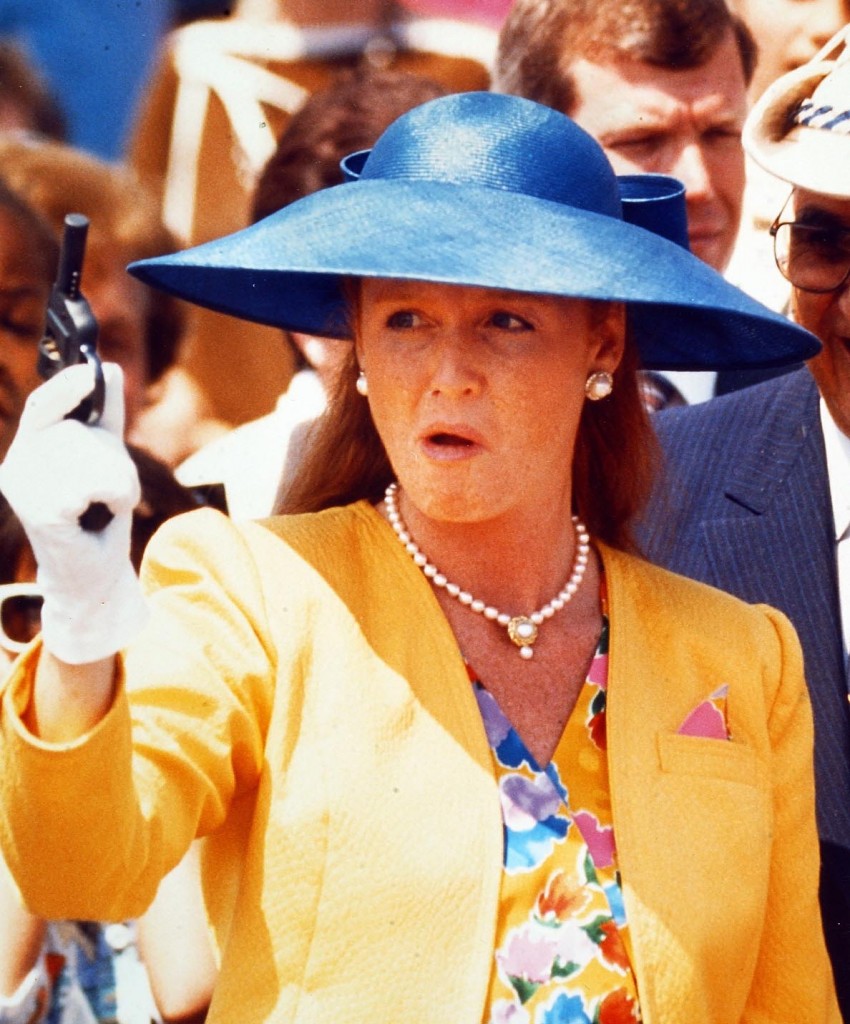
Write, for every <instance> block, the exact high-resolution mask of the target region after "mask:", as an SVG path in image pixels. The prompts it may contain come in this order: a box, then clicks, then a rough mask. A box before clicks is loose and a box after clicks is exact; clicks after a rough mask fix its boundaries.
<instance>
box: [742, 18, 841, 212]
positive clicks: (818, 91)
mask: <svg viewBox="0 0 850 1024" xmlns="http://www.w3.org/2000/svg"><path fill="white" fill-rule="evenodd" d="M744 148H745V149H746V151H747V152H748V153H749V154H750V156H751V157H752V158H753V160H755V161H756V163H758V164H760V165H761V166H762V167H763V168H764V169H765V170H766V171H769V172H770V173H771V174H773V175H775V176H776V177H777V178H781V179H783V180H784V181H787V182H790V183H791V184H792V185H796V186H799V187H800V188H804V189H807V190H808V191H810V192H820V193H822V194H823V195H827V196H835V197H838V198H841V199H850V25H845V26H844V28H843V29H841V31H840V32H837V33H836V34H835V35H834V36H833V37H832V39H831V40H830V41H829V42H828V43H827V44H826V46H824V47H823V49H822V50H821V51H820V52H819V53H817V54H816V55H815V56H814V57H813V58H812V60H810V61H809V62H808V63H807V64H803V65H801V66H800V67H799V68H795V69H794V70H793V71H789V72H788V74H787V75H783V76H782V77H781V78H778V79H777V80H776V81H775V82H774V83H773V84H772V85H771V86H770V88H768V89H767V90H766V91H765V92H764V93H763V94H762V96H761V98H760V99H759V100H758V102H757V103H756V105H755V106H754V107H753V109H752V111H751V112H750V115H749V117H748V118H747V121H746V124H745V125H744Z"/></svg>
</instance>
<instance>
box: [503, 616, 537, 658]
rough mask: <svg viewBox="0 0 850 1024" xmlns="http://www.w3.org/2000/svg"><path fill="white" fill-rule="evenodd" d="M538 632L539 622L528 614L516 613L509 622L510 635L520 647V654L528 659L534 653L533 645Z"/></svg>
mask: <svg viewBox="0 0 850 1024" xmlns="http://www.w3.org/2000/svg"><path fill="white" fill-rule="evenodd" d="M538 632H539V631H538V629H537V623H535V622H534V621H533V620H532V619H530V618H529V617H528V616H527V615H515V616H514V618H512V619H511V621H510V622H509V623H508V636H509V637H510V638H511V640H513V642H514V643H515V644H516V645H517V647H519V653H520V656H521V657H523V658H526V659H528V658H530V657H531V655H532V654H533V653H534V652H533V651H532V650H531V645H532V644H533V643H534V641H535V640H536V639H537V634H538ZM526 651H527V652H528V653H526Z"/></svg>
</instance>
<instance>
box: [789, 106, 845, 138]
mask: <svg viewBox="0 0 850 1024" xmlns="http://www.w3.org/2000/svg"><path fill="white" fill-rule="evenodd" d="M792 120H793V123H794V124H798V125H801V126H802V127H804V128H819V129H821V130H822V131H827V132H837V133H838V134H839V135H850V110H841V109H836V108H835V107H834V106H832V105H831V104H828V103H823V104H821V105H820V106H817V107H816V106H815V104H814V101H813V100H811V99H808V100H803V102H802V103H801V104H800V106H799V107H798V108H797V111H796V113H795V114H794V117H793V119H792Z"/></svg>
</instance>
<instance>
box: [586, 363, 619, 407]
mask: <svg viewBox="0 0 850 1024" xmlns="http://www.w3.org/2000/svg"><path fill="white" fill-rule="evenodd" d="M613 390H614V378H613V377H612V376H611V374H610V373H609V372H608V371H607V370H596V371H595V372H594V373H591V375H590V376H589V377H588V378H587V380H586V381H585V382H584V393H585V394H586V395H587V397H588V398H589V399H590V401H591V402H598V401H599V400H600V399H601V398H607V397H608V395H610V394H611V392H612V391H613Z"/></svg>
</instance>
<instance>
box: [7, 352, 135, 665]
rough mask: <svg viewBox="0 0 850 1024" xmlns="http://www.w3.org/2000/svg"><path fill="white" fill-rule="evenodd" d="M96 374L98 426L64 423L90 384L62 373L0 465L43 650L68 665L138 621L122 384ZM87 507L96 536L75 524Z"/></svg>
mask: <svg viewBox="0 0 850 1024" xmlns="http://www.w3.org/2000/svg"><path fill="white" fill-rule="evenodd" d="M103 371H104V378H105V382H106V401H105V405H104V411H103V418H102V419H101V421H100V424H99V425H98V426H96V427H89V426H85V425H84V424H82V423H79V422H78V421H77V420H66V419H65V418H64V417H65V415H66V414H67V413H68V412H70V411H71V410H72V409H74V408H76V406H77V405H78V404H79V403H80V401H81V400H82V399H83V398H85V397H86V396H87V395H88V394H89V393H90V392H91V390H92V386H93V383H94V374H93V371H92V368H91V367H90V366H88V365H79V366H72V367H69V368H68V369H67V370H63V371H62V372H61V373H59V374H57V375H56V376H55V377H53V378H52V379H51V380H49V381H47V382H46V383H45V384H42V385H41V386H40V387H39V388H37V389H36V390H35V391H34V392H33V393H32V394H31V395H30V396H29V398H28V399H27V402H26V405H25V407H24V411H23V414H22V416H21V421H20V424H19V425H18V432H17V434H16V435H15V439H14V441H13V442H12V445H11V447H10V448H9V452H8V454H7V455H6V459H5V461H4V462H3V464H2V465H0V490H2V492H3V494H4V495H5V496H6V499H7V500H8V502H9V504H10V505H11V506H12V508H13V510H14V511H15V513H16V515H17V516H18V518H19V519H20V520H21V523H22V524H23V527H24V529H25V530H26V534H27V537H28V538H29V541H30V544H31V545H32V549H33V553H34V555H35V560H36V562H37V564H38V576H37V581H38V584H39V587H40V589H41V591H42V593H43V595H44V607H43V608H42V612H41V626H42V637H43V641H44V646H45V647H46V648H47V650H49V651H50V652H51V653H52V654H54V655H55V656H56V657H57V658H59V659H60V661H64V662H67V663H68V664H72V665H80V664H84V663H87V662H92V661H97V660H98V659H100V658H105V657H108V656H109V655H111V654H114V653H115V652H116V651H118V650H120V649H121V648H122V647H124V646H125V645H126V644H127V642H128V641H129V640H130V639H131V638H132V637H133V635H134V634H135V633H136V632H137V631H138V630H139V629H141V627H142V626H143V625H144V623H145V621H146V618H147V608H146V605H145V600H144V597H143V595H142V591H141V586H140V584H139V581H138V578H137V577H136V573H135V571H134V569H133V566H132V563H131V561H130V525H131V520H132V512H133V509H134V508H135V506H136V504H137V503H138V501H139V497H140V488H139V477H138V474H137V472H136V467H135V465H134V463H133V461H132V459H131V458H130V456H129V454H128V453H127V449H126V448H125V447H124V442H123V440H122V438H123V433H124V391H123V377H122V374H121V369H120V367H118V366H116V365H115V364H113V363H107V364H105V365H104V367H103ZM92 502H104V503H105V504H106V505H107V506H108V507H109V509H110V511H111V512H112V514H113V517H114V518H113V519H112V521H111V522H110V523H109V524H108V525H107V526H106V527H105V528H104V529H102V530H100V531H99V532H88V531H86V530H83V529H82V527H81V526H80V524H79V517H80V515H81V514H82V513H83V512H84V511H85V510H86V509H87V508H88V506H89V505H90V504H91V503H92Z"/></svg>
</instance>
